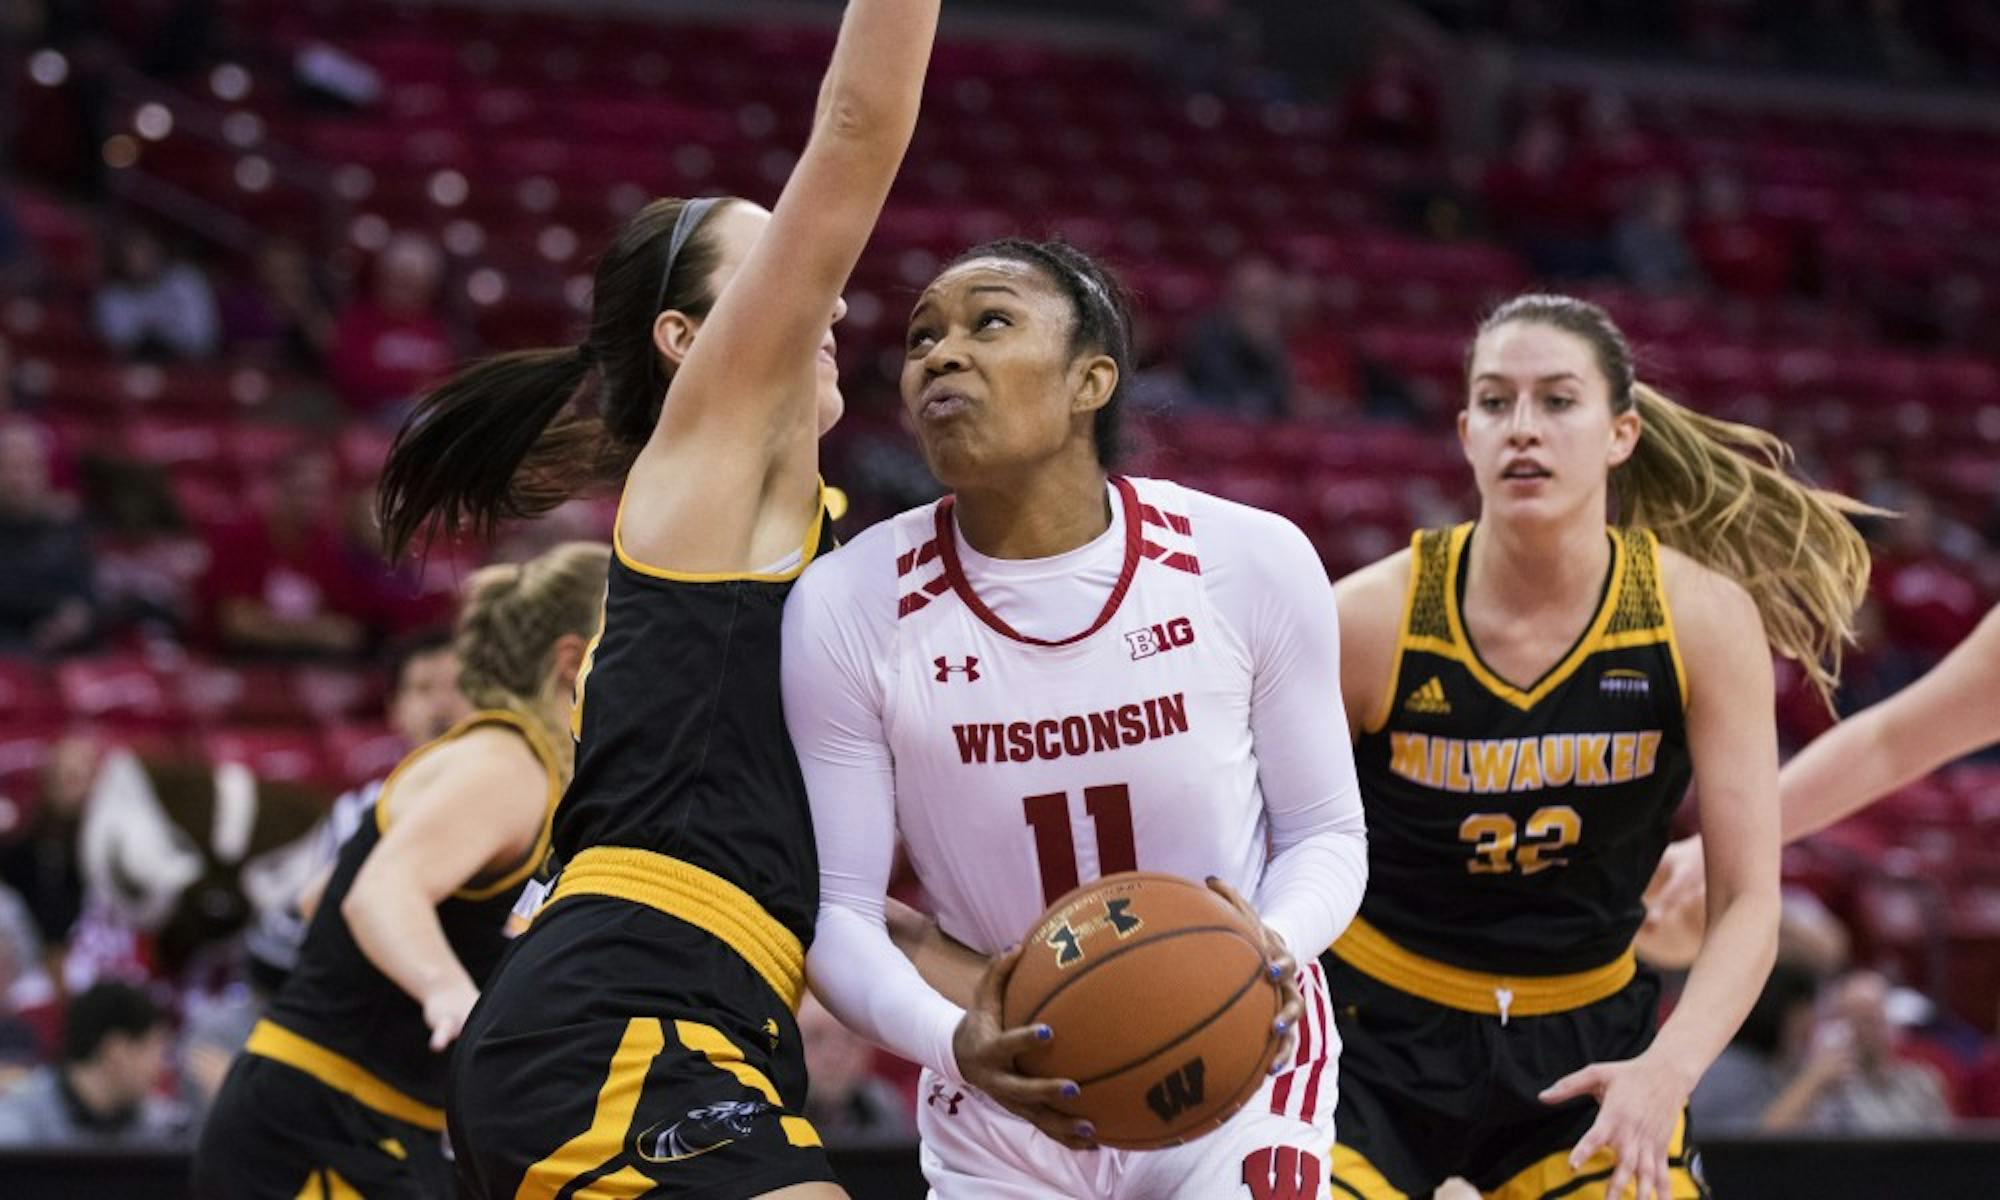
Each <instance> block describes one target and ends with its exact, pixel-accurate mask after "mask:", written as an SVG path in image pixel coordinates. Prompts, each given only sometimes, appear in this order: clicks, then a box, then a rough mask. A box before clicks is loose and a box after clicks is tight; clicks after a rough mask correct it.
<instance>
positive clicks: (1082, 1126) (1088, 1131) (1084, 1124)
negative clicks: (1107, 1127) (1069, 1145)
mask: <svg viewBox="0 0 2000 1200" xmlns="http://www.w3.org/2000/svg"><path fill="white" fill-rule="evenodd" d="M1076 1136H1078V1137H1080V1138H1094V1137H1096V1136H1097V1126H1095V1125H1092V1124H1091V1123H1090V1122H1088V1121H1078V1122H1077V1123H1076Z"/></svg>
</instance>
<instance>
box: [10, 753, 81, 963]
mask: <svg viewBox="0 0 2000 1200" xmlns="http://www.w3.org/2000/svg"><path fill="white" fill-rule="evenodd" d="M103 759H104V744H103V742H101V741H100V740H99V739H97V738H96V737H93V736H91V735H89V734H73V735H70V736H68V737H62V738H58V739H57V740H56V742H55V744H54V745H52V746H50V747H49V758H48V762H47V764H46V765H45V766H44V767H43V768H42V789H41V795H40V797H39V800H38V803H36V804H35V805H34V806H33V807H32V809H31V810H30V813H29V817H28V823H27V824H26V826H25V827H23V828H22V829H20V830H19V831H17V832H16V833H15V835H14V836H13V837H12V838H11V839H9V840H8V841H7V842H5V843H4V844H0V883H5V884H6V885H7V886H8V887H11V888H12V889H13V890H14V891H15V892H17V893H18V894H19V895H20V897H21V899H22V901H23V902H24V903H26V905H27V908H28V915H29V916H30V917H31V918H32V919H33V921H34V923H35V930H36V932H37V934H38V935H39V936H40V939H41V941H42V942H43V943H44V944H45V945H48V946H51V947H57V946H61V945H62V944H63V943H64V942H65V941H67V940H68V938H69V934H70V929H71V927H72V926H74V925H75V924H76V918H77V915H78V914H79V913H80V912H82V910H83V867H82V864H81V863H80V861H79V859H78V855H77V843H78V838H79V834H80V832H81V830H82V827H83V808H84V802H85V801H86V800H87V799H89V797H90V788H91V785H92V783H94V782H95V781H96V779H97V768H98V766H99V764H100V763H101V762H102V761H103Z"/></svg>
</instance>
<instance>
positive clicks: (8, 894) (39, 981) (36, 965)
mask: <svg viewBox="0 0 2000 1200" xmlns="http://www.w3.org/2000/svg"><path fill="white" fill-rule="evenodd" d="M57 999H58V998H57V996H56V985H55V980H54V979H52V978H51V977H50V976H49V972H48V968H46V967H44V966H43V965H42V940H41V939H40V938H39V937H36V936H35V919H34V917H33V916H32V915H30V914H29V912H28V905H27V902H26V901H24V900H22V899H21V896H20V893H18V892H16V891H15V890H14V889H13V888H10V887H8V886H7V885H6V884H4V883H0V1089H4V1088H5V1087H6V1086H7V1085H8V1084H9V1083H12V1082H13V1079H14V1077H15V1076H17V1075H20V1074H25V1073H26V1069H27V1068H30V1067H32V1066H33V1065H34V1064H35V1063H37V1062H40V1061H42V1059H44V1058H45V1057H46V1054H45V1053H44V1050H45V1049H47V1050H53V1049H54V1047H55V1039H54V1036H53V1035H54V1033H55V1027H56V1023H57V1020H58V1015H59V1014H58V1011H57Z"/></svg>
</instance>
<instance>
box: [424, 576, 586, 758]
mask: <svg viewBox="0 0 2000 1200" xmlns="http://www.w3.org/2000/svg"><path fill="white" fill-rule="evenodd" d="M610 566H611V549H610V547H608V546H605V545H603V544H602V543H598V542H565V543H563V544H562V545H560V546H557V547H556V548H555V549H553V550H549V551H547V552H546V553H544V554H541V555H539V556H537V557H535V558H533V559H530V560H529V561H527V562H525V563H496V564H494V565H492V566H488V567H481V568H480V569H479V570H477V571H475V572H473V573H472V576H471V578H469V579H468V580H466V585H465V602H464V605H463V607H462V608H461V610H460V612H459V618H458V631H457V634H456V636H455V637H454V639H453V645H454V647H455V648H456V650H457V651H458V661H459V675H458V684H459V690H461V691H463V692H464V693H465V696H466V699H468V700H470V701H472V703H473V705H474V707H477V708H497V709H502V710H505V711H507V712H512V713H515V714H517V715H519V716H521V717H524V718H527V719H528V720H529V721H531V722H533V724H534V725H535V727H536V728H537V729H540V730H541V731H542V732H543V734H544V735H545V736H546V737H547V738H548V740H549V745H550V748H551V749H552V750H554V751H555V753H556V754H557V756H558V758H559V759H563V760H564V761H567V757H568V754H569V750H570V739H569V736H568V734H567V732H566V731H565V730H564V729H562V728H560V727H558V726H552V725H550V723H549V722H550V718H549V716H548V712H549V709H550V707H551V705H552V704H553V703H554V702H555V701H556V700H557V699H559V697H557V696H556V695H555V694H554V692H553V690H552V689H553V688H554V687H555V681H554V679H553V678H552V677H551V676H550V674H549V671H550V668H551V667H552V666H553V665H554V660H555V647H556V642H557V640H558V639H560V638H562V637H563V636H565V635H569V634H574V635H575V636H577V637H582V638H587V637H590V636H591V635H592V634H594V633H595V632H596V631H597V626H598V622H599V621H600V619H601V618H602V615H603V604H604V579H605V575H606V573H607V572H608V571H609V570H610Z"/></svg>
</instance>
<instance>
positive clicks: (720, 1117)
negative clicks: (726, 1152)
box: [633, 1100, 771, 1163]
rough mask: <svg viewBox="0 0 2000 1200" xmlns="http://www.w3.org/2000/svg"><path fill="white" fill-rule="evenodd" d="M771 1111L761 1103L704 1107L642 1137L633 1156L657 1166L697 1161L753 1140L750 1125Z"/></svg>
mask: <svg viewBox="0 0 2000 1200" xmlns="http://www.w3.org/2000/svg"><path fill="white" fill-rule="evenodd" d="M769 1111H771V1106H770V1105H769V1104H767V1103H765V1102H764V1101H762V1100H724V1101H722V1102H721V1103H719V1104H704V1105H703V1106H701V1107H700V1108H696V1109H691V1110H689V1112H688V1114H687V1115H686V1116H684V1117H682V1118H681V1119H680V1120H678V1121H675V1122H674V1123H673V1124H671V1125H668V1126H667V1127H666V1128H664V1129H662V1128H661V1127H660V1126H658V1125H655V1126H653V1127H652V1128H651V1129H648V1130H647V1131H646V1132H644V1133H642V1134H640V1135H639V1137H638V1139H637V1141H636V1142H635V1144H634V1145H633V1152H634V1153H636V1154H637V1155H638V1156H639V1157H640V1158H643V1159H645V1160H646V1161H647V1162H654V1163H671V1162H681V1161H683V1160H685V1159H690V1158H696V1157H699V1156H701V1155H703V1154H707V1153H708V1152H709V1151H710V1150H720V1149H722V1148H723V1147H724V1146H727V1145H729V1144H730V1143H731V1142H734V1141H735V1140H736V1139H737V1138H741V1137H748V1136H750V1123H751V1122H752V1121H754V1120H756V1119H757V1118H758V1117H761V1116H763V1115H764V1114H765V1113H767V1112H769Z"/></svg>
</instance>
